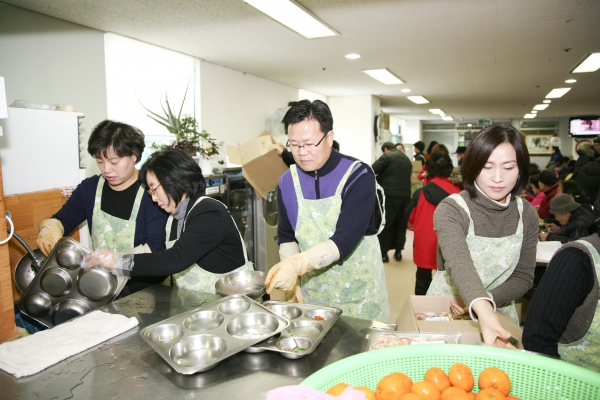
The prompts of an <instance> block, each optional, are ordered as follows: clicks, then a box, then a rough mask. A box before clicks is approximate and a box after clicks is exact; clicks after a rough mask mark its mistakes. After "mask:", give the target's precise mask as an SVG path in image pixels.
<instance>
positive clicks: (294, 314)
mask: <svg viewBox="0 0 600 400" xmlns="http://www.w3.org/2000/svg"><path fill="white" fill-rule="evenodd" d="M263 306H265V307H267V308H269V309H271V310H272V311H273V312H275V313H276V314H279V315H282V316H284V317H285V318H288V319H289V320H290V326H289V327H288V328H286V329H285V330H284V331H283V332H281V335H278V336H273V337H271V338H269V339H267V340H265V341H263V342H260V343H258V344H256V345H254V346H252V347H250V348H249V349H247V351H248V352H255V353H257V352H261V351H265V350H271V351H277V352H279V353H280V354H281V355H282V356H284V357H286V358H290V359H297V358H301V357H304V356H305V355H307V354H310V353H312V352H313V351H315V349H316V348H317V346H318V345H319V343H320V342H321V340H322V339H323V338H324V337H325V335H327V332H329V330H330V329H331V327H332V326H333V325H334V324H335V323H336V321H337V320H338V318H339V317H340V316H341V315H342V310H340V309H339V308H334V307H323V306H315V305H311V304H302V303H288V302H284V301H265V302H264V303H263ZM321 318H323V319H322V320H321Z"/></svg>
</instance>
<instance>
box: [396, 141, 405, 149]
mask: <svg viewBox="0 0 600 400" xmlns="http://www.w3.org/2000/svg"><path fill="white" fill-rule="evenodd" d="M398 146H400V147H402V148H403V149H404V145H403V144H402V143H396V148H398ZM405 150H406V149H405Z"/></svg>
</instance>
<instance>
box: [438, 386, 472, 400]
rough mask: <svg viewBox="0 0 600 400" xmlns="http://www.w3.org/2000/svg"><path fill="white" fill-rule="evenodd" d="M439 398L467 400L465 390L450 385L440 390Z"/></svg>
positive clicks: (444, 399)
mask: <svg viewBox="0 0 600 400" xmlns="http://www.w3.org/2000/svg"><path fill="white" fill-rule="evenodd" d="M440 399H441V400H469V396H467V392H465V391H464V390H462V389H461V388H459V387H456V386H450V387H449V388H447V389H446V390H444V391H443V392H442V396H441V397H440Z"/></svg>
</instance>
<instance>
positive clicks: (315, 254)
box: [302, 239, 340, 269]
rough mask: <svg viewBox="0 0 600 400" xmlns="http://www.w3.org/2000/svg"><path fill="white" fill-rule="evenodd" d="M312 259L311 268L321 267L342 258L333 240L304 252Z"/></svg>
mask: <svg viewBox="0 0 600 400" xmlns="http://www.w3.org/2000/svg"><path fill="white" fill-rule="evenodd" d="M302 253H303V254H304V255H305V256H306V258H308V259H309V260H310V265H311V267H312V268H311V269H320V268H323V267H327V266H329V265H331V264H332V263H333V262H335V261H337V260H339V259H340V251H339V249H338V247H337V246H336V245H335V243H334V242H333V240H331V239H329V240H326V241H325V242H321V243H319V244H317V245H315V246H313V247H311V248H310V249H308V250H306V251H304V252H302Z"/></svg>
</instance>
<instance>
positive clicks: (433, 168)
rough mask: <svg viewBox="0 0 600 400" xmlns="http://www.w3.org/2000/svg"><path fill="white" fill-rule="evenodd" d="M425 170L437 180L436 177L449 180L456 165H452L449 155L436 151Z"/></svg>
mask: <svg viewBox="0 0 600 400" xmlns="http://www.w3.org/2000/svg"><path fill="white" fill-rule="evenodd" d="M425 169H426V170H427V175H428V176H430V177H431V178H435V177H436V176H439V177H442V178H448V177H449V176H450V175H451V174H452V170H453V169H454V165H452V159H451V158H450V156H449V155H448V153H444V152H443V151H434V152H433V153H432V154H431V156H430V157H429V160H427V162H426V163H425Z"/></svg>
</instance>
